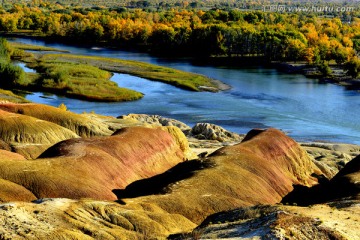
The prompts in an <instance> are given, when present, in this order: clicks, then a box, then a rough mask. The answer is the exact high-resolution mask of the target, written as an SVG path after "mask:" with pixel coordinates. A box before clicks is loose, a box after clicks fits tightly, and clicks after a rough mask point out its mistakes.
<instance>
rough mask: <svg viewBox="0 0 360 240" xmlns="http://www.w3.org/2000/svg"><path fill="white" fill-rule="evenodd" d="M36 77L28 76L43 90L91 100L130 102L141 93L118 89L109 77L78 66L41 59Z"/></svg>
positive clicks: (90, 68)
mask: <svg viewBox="0 0 360 240" xmlns="http://www.w3.org/2000/svg"><path fill="white" fill-rule="evenodd" d="M36 70H37V71H38V73H39V74H38V75H34V74H32V75H30V74H28V75H27V80H28V82H31V83H32V85H35V86H40V87H41V88H42V89H43V90H47V91H51V92H55V93H60V94H64V95H66V96H72V97H75V98H81V99H86V100H92V101H109V102H116V101H131V100H136V99H139V98H141V97H142V96H143V94H142V93H139V92H136V91H133V90H130V89H126V88H120V87H119V86H118V85H117V84H116V83H115V82H112V81H110V80H109V79H110V77H111V76H112V74H111V73H110V72H108V71H105V70H101V69H99V68H97V67H95V66H90V65H86V64H81V63H74V62H65V61H57V60H49V59H46V58H45V59H43V58H41V59H40V63H39V64H38V65H37V66H36Z"/></svg>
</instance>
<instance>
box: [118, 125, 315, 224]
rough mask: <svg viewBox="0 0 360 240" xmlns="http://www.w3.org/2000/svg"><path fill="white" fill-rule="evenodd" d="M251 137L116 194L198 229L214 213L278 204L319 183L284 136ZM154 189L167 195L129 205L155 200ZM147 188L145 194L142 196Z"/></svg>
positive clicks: (271, 131)
mask: <svg viewBox="0 0 360 240" xmlns="http://www.w3.org/2000/svg"><path fill="white" fill-rule="evenodd" d="M252 134H253V133H250V135H252ZM250 135H249V136H250ZM249 136H248V137H247V140H246V141H245V142H243V143H241V144H238V145H235V146H230V147H224V148H222V149H219V150H218V151H216V152H215V153H213V154H212V155H211V156H210V157H209V158H207V159H204V160H203V161H190V162H188V163H183V164H180V166H177V167H176V168H173V169H171V171H169V172H168V173H167V174H164V175H163V178H160V179H159V176H158V177H157V178H152V179H148V180H143V181H139V182H137V183H133V184H131V185H130V186H128V187H127V189H125V190H120V191H118V192H117V194H118V196H119V198H123V201H124V202H148V203H155V204H157V205H158V206H160V207H161V208H163V209H165V210H166V211H168V212H170V213H179V214H181V215H183V216H185V217H187V218H188V219H190V220H192V221H193V222H197V223H199V222H201V221H202V220H204V218H205V217H206V216H208V215H210V214H212V213H215V212H219V211H224V210H229V209H232V208H235V207H239V206H249V205H254V204H273V203H276V202H279V201H281V199H282V197H283V196H285V195H286V194H288V193H289V192H290V191H291V190H292V189H293V187H292V185H293V184H304V185H311V184H314V183H317V182H316V180H315V179H313V178H312V177H310V175H311V174H312V173H313V172H317V173H319V170H318V169H317V168H316V167H315V165H314V164H313V163H312V161H311V160H310V158H309V157H308V155H307V154H306V152H305V151H304V150H302V148H301V147H300V146H299V145H298V144H297V143H296V142H295V141H293V140H292V139H290V138H289V137H287V136H285V134H283V133H282V132H280V131H279V130H275V129H269V130H267V131H262V132H259V133H257V134H256V135H254V136H252V137H251V138H250V137H249ZM191 163H195V164H191ZM174 176H176V177H174ZM149 181H150V183H149ZM151 181H153V182H151ZM152 185H153V186H154V185H155V186H162V189H161V190H159V189H158V188H157V189H154V191H155V190H156V191H155V192H154V193H157V194H158V193H162V194H163V195H156V196H145V197H138V198H133V199H131V200H129V199H126V198H129V197H137V196H144V195H150V193H149V188H150V186H152ZM144 188H146V191H147V193H146V194H143V193H142V191H141V189H144ZM134 189H136V191H134ZM164 193H166V194H164Z"/></svg>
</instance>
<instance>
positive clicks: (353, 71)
mask: <svg viewBox="0 0 360 240" xmlns="http://www.w3.org/2000/svg"><path fill="white" fill-rule="evenodd" d="M345 69H346V70H347V74H349V75H350V76H352V77H353V78H358V77H360V59H359V58H358V57H353V58H352V59H351V60H350V61H349V62H347V63H346V65H345Z"/></svg>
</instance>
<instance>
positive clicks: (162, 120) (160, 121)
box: [118, 114, 191, 133]
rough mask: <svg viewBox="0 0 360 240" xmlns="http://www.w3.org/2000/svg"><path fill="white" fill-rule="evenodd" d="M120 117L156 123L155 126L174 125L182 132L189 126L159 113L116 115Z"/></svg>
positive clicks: (185, 131)
mask: <svg viewBox="0 0 360 240" xmlns="http://www.w3.org/2000/svg"><path fill="white" fill-rule="evenodd" d="M118 118H120V119H134V120H137V121H139V122H142V123H145V124H150V125H156V126H175V127H178V128H180V129H181V131H183V132H184V133H187V132H189V131H190V129H191V128H190V127H189V126H188V125H186V124H185V123H183V122H180V121H178V120H176V119H172V118H166V117H162V116H159V115H147V114H128V115H123V116H120V117H118Z"/></svg>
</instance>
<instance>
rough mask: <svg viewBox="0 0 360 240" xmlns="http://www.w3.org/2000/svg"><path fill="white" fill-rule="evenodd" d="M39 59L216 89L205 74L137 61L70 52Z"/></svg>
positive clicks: (198, 87) (183, 86)
mask: <svg viewBox="0 0 360 240" xmlns="http://www.w3.org/2000/svg"><path fill="white" fill-rule="evenodd" d="M41 61H62V62H69V63H70V62H71V63H78V64H79V63H81V64H86V65H92V66H96V67H97V68H100V69H104V70H107V71H112V72H118V73H125V74H130V75H134V76H138V77H142V78H146V79H149V80H154V81H160V82H164V83H167V84H171V85H174V86H176V87H180V88H183V89H187V90H192V91H201V90H202V87H205V88H209V89H212V90H213V91H217V90H218V86H217V84H216V83H215V81H213V80H212V79H210V78H208V77H206V76H203V75H200V74H195V73H190V72H185V71H180V70H177V69H173V68H168V67H162V66H158V65H154V64H149V63H144V62H138V61H131V60H122V59H115V58H104V57H96V56H79V55H72V54H46V55H44V56H43V57H42V59H41Z"/></svg>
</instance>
